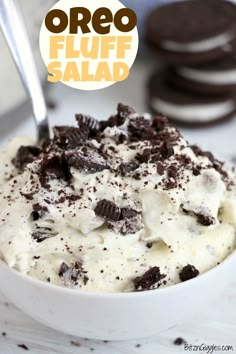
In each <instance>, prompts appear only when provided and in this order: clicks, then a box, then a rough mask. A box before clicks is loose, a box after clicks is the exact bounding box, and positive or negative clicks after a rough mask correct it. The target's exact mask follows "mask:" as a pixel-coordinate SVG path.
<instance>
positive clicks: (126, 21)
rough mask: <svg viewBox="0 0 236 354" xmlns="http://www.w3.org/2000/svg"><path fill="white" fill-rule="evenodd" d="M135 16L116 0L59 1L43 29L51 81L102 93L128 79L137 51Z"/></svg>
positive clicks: (43, 43)
mask: <svg viewBox="0 0 236 354" xmlns="http://www.w3.org/2000/svg"><path fill="white" fill-rule="evenodd" d="M136 25H137V17H136V14H135V13H134V12H133V11H132V10H131V9H128V8H126V7H125V6H124V5H122V4H121V3H120V2H119V1H118V0H103V1H102V2H101V1H97V0H60V1H58V2H57V3H56V5H54V6H53V7H52V8H51V10H50V11H49V12H48V14H47V16H46V17H45V20H44V22H43V24H42V27H41V31H40V50H41V54H42V57H43V60H44V62H45V64H46V66H47V69H48V81H50V82H59V81H60V82H62V83H64V84H65V85H68V86H70V87H73V88H75V89H80V90H98V89H102V88H105V87H108V86H111V85H113V84H114V83H116V82H119V81H123V80H125V79H126V78H127V77H128V76H129V71H130V68H131V67H132V65H133V63H134V61H135V58H136V55H137V51H138V44H139V38H138V31H137V26H136Z"/></svg>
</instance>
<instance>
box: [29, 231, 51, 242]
mask: <svg viewBox="0 0 236 354" xmlns="http://www.w3.org/2000/svg"><path fill="white" fill-rule="evenodd" d="M31 236H32V238H33V239H34V240H35V241H36V242H38V243H40V242H43V241H45V240H47V239H48V238H49V235H48V234H47V233H44V232H40V231H35V232H33V233H32V234H31Z"/></svg>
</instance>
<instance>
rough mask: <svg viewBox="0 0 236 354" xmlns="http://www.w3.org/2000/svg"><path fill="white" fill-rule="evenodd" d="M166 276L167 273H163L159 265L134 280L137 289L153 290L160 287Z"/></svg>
mask: <svg viewBox="0 0 236 354" xmlns="http://www.w3.org/2000/svg"><path fill="white" fill-rule="evenodd" d="M165 277H166V274H161V272H160V268H159V267H152V268H150V269H149V270H148V271H147V272H145V273H144V274H143V275H142V276H141V277H137V278H135V279H134V280H133V282H134V287H135V290H136V291H144V290H153V289H157V288H159V286H160V285H161V280H162V279H164V278H165Z"/></svg>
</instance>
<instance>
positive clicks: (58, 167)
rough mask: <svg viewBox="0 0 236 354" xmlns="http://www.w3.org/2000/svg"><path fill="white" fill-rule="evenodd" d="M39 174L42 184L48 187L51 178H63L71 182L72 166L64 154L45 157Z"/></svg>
mask: <svg viewBox="0 0 236 354" xmlns="http://www.w3.org/2000/svg"><path fill="white" fill-rule="evenodd" d="M38 174H39V180H40V183H41V185H42V186H43V187H46V188H47V187H48V182H49V181H50V180H53V179H61V180H64V181H67V182H69V181H70V179H71V173H70V168H69V165H68V163H67V161H66V159H65V158H64V156H63V155H62V156H58V155H54V156H52V157H48V158H44V159H43V161H42V163H41V166H40V170H39V172H38Z"/></svg>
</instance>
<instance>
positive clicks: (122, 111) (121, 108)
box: [117, 103, 135, 119]
mask: <svg viewBox="0 0 236 354" xmlns="http://www.w3.org/2000/svg"><path fill="white" fill-rule="evenodd" d="M117 112H118V115H119V117H121V118H125V119H126V118H127V117H129V116H130V115H131V114H133V113H135V110H134V109H133V108H131V107H129V106H126V105H124V104H123V103H119V104H118V106H117Z"/></svg>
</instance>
